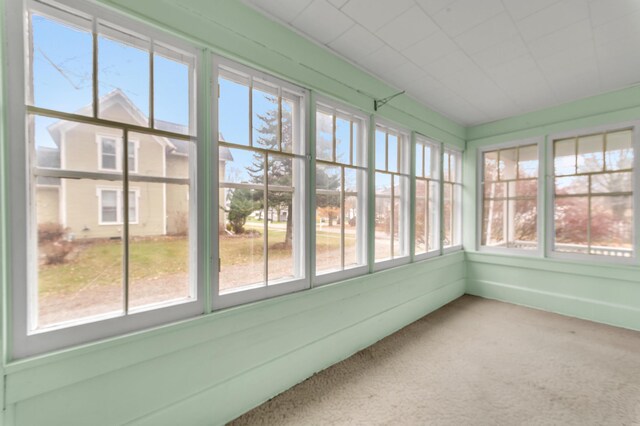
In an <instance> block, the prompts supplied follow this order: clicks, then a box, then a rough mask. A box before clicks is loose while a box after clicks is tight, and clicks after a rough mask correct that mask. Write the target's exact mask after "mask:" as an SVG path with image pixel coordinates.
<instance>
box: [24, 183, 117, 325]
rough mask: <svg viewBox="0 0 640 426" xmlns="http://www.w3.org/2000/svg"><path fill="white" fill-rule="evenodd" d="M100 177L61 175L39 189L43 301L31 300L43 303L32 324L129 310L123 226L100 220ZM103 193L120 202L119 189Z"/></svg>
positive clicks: (39, 297) (112, 201) (40, 291)
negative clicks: (125, 298) (125, 294)
mask: <svg viewBox="0 0 640 426" xmlns="http://www.w3.org/2000/svg"><path fill="white" fill-rule="evenodd" d="M99 182H100V181H95V180H90V179H58V180H57V181H56V183H55V184H51V183H49V184H47V185H40V184H38V185H36V186H35V188H34V194H35V200H36V204H35V205H36V208H35V215H36V220H37V225H38V226H37V240H38V247H37V253H36V255H35V256H34V258H35V259H38V262H37V274H38V280H37V286H38V288H37V292H36V294H37V304H30V305H29V309H30V310H32V309H36V307H37V324H31V329H34V330H38V329H43V328H47V327H50V326H53V325H58V324H61V323H64V322H75V321H82V322H86V321H91V320H92V319H93V320H97V319H98V318H97V317H98V316H101V317H102V316H104V315H108V316H117V315H121V314H122V313H123V297H122V289H123V281H122V274H123V267H122V256H123V248H122V226H119V225H104V226H103V225H100V224H99V222H98V218H99V215H100V211H99V193H98V192H97V188H96V187H97V185H98V184H99ZM110 184H111V185H114V186H116V187H117V186H118V185H120V188H121V185H122V184H121V183H116V182H110ZM107 194H112V195H111V196H109V195H107ZM103 195H107V198H108V200H107V205H108V206H114V205H115V204H116V195H115V191H113V192H104V193H103ZM109 198H110V199H109ZM92 200H93V202H92ZM109 209H110V211H111V212H112V213H109V214H113V216H112V217H111V219H114V221H115V216H116V214H117V212H116V211H115V208H114V207H109ZM34 302H35V301H34ZM92 317H93V318H92Z"/></svg>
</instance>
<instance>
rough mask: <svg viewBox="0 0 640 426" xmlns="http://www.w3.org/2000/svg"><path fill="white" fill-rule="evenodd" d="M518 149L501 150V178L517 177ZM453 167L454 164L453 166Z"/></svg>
mask: <svg viewBox="0 0 640 426" xmlns="http://www.w3.org/2000/svg"><path fill="white" fill-rule="evenodd" d="M517 156H518V150H517V149H516V148H512V149H503V150H501V151H500V165H499V166H500V179H501V180H511V179H515V178H516V170H517V165H518V163H517V161H518V159H517ZM452 167H453V166H452Z"/></svg>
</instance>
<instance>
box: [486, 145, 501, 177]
mask: <svg viewBox="0 0 640 426" xmlns="http://www.w3.org/2000/svg"><path fill="white" fill-rule="evenodd" d="M494 180H498V151H492V152H485V153H484V181H485V182H491V181H494Z"/></svg>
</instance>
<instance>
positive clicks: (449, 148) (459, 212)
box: [440, 145, 464, 254]
mask: <svg viewBox="0 0 640 426" xmlns="http://www.w3.org/2000/svg"><path fill="white" fill-rule="evenodd" d="M447 152H449V153H450V154H449V155H451V153H453V154H454V155H456V156H457V157H458V158H459V161H458V163H459V164H460V166H459V169H458V170H456V176H459V178H458V179H457V181H456V182H451V181H447V180H445V178H444V156H445V154H446V153H447ZM463 154H464V152H463V151H462V150H461V149H458V148H457V147H453V146H451V145H445V146H444V147H443V149H442V156H441V160H440V176H441V181H440V182H441V186H440V188H441V189H440V191H441V193H440V194H441V197H442V200H441V202H440V211H441V216H440V223H441V225H440V226H441V228H442V238H441V243H440V244H441V247H442V253H443V254H447V253H452V252H455V251H460V250H464V245H463V244H464V243H463V241H462V240H463V235H464V229H463V223H462V222H463V216H462V215H463V213H462V204H463V192H464V183H463V182H464V180H463V179H464V176H463V173H464V170H463V167H462V156H463ZM445 185H452V190H454V189H455V188H456V185H458V187H459V188H460V200H458V203H454V204H453V206H454V207H457V208H456V209H455V210H454V211H452V212H451V214H452V218H453V215H455V216H457V218H458V227H457V228H458V229H457V231H458V233H459V234H460V236H459V241H460V243H459V244H452V245H450V246H445V245H444V239H445V235H446V233H445V222H444V220H445V218H444V194H445V189H444V188H445ZM452 197H455V191H453V192H452ZM453 201H455V199H454V200H453ZM453 225H454V224H453V222H452V224H451V227H452V231H451V232H452V233H453V232H455V231H454V230H453ZM454 235H455V234H454Z"/></svg>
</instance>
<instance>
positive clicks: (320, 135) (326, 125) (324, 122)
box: [316, 111, 333, 161]
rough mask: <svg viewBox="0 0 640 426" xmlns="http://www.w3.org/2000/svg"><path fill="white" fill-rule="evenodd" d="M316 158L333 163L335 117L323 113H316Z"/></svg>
mask: <svg viewBox="0 0 640 426" xmlns="http://www.w3.org/2000/svg"><path fill="white" fill-rule="evenodd" d="M316 156H317V158H318V159H319V160H326V161H333V116H332V115H330V114H325V113H323V112H321V111H317V112H316Z"/></svg>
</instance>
